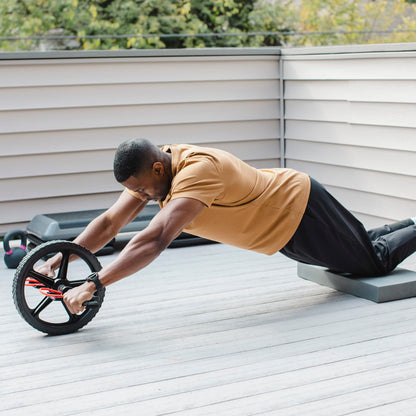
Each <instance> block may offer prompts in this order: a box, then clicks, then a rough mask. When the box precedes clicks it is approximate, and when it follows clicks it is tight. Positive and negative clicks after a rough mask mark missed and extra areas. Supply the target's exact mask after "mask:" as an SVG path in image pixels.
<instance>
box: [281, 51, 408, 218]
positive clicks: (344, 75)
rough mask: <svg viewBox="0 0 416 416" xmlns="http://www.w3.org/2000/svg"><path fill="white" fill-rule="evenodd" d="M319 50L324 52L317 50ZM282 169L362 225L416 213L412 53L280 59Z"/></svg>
mask: <svg viewBox="0 0 416 416" xmlns="http://www.w3.org/2000/svg"><path fill="white" fill-rule="evenodd" d="M320 50H321V51H323V49H322V48H321V49H320ZM284 79H285V142H286V155H285V156H286V164H287V166H289V167H293V168H296V169H299V170H303V171H306V172H308V173H309V174H310V175H311V176H314V177H316V178H317V179H318V180H320V181H321V182H322V183H324V184H325V185H327V186H328V188H329V189H330V190H331V191H333V192H334V194H335V196H337V197H338V198H339V199H340V200H341V201H342V202H343V203H344V204H345V205H346V206H347V207H348V208H350V209H351V210H353V211H354V212H355V213H356V214H357V215H358V216H359V217H360V218H361V219H362V220H363V221H364V222H365V224H368V225H370V226H371V225H374V221H373V220H378V219H383V220H397V219H401V218H403V217H408V216H414V215H415V212H416V190H415V189H416V119H415V117H414V115H415V114H416V94H415V93H416V54H415V52H414V51H406V52H400V51H397V52H386V53H383V52H380V51H379V52H373V53H365V52H364V53H355V54H354V53H342V52H340V51H336V50H334V52H333V53H331V52H329V51H328V53H325V54H314V51H313V49H311V54H308V53H307V50H302V51H301V53H300V54H299V55H290V54H288V55H287V56H284Z"/></svg>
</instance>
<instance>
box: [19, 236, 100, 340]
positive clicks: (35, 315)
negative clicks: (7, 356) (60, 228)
mask: <svg viewBox="0 0 416 416" xmlns="http://www.w3.org/2000/svg"><path fill="white" fill-rule="evenodd" d="M58 253H60V255H61V261H60V266H59V268H58V269H56V275H55V277H53V278H52V277H48V276H45V275H43V274H41V273H39V272H38V271H37V270H38V269H39V267H40V266H41V265H42V263H44V261H45V260H44V259H45V258H49V257H51V256H54V255H55V254H58ZM70 257H71V260H72V259H73V258H77V260H76V261H73V262H70ZM100 269H101V264H100V262H99V261H98V260H97V258H96V257H95V256H94V254H92V253H91V252H90V251H88V250H87V249H85V248H84V247H81V246H80V245H78V244H75V243H72V242H69V241H50V242H47V243H44V244H41V245H39V246H37V247H36V248H34V249H33V250H32V251H31V252H30V253H29V254H27V255H26V257H25V258H24V259H23V260H22V261H21V263H20V264H19V267H18V268H17V270H16V274H15V277H14V281H13V299H14V303H15V305H16V308H17V310H18V311H19V313H20V315H21V316H22V317H23V319H24V320H25V321H26V322H27V323H28V324H29V325H31V326H32V327H34V328H36V329H37V330H39V331H42V332H45V333H47V334H49V335H64V334H69V333H71V332H75V331H77V330H78V329H80V328H82V327H83V326H85V325H87V324H88V322H90V321H91V319H93V318H94V316H95V315H96V314H97V312H98V310H99V309H100V307H101V305H102V303H103V300H104V294H105V289H104V288H102V289H99V290H97V292H96V293H95V294H94V297H93V299H92V300H91V301H89V302H86V303H85V306H86V308H85V310H84V311H83V312H81V313H79V314H72V313H70V312H69V310H68V308H67V306H66V305H65V303H64V301H63V294H62V293H63V292H65V291H66V290H68V289H71V288H74V287H76V286H80V285H82V284H83V283H84V282H85V280H86V278H85V277H86V276H88V275H89V274H91V273H92V272H98V271H99V270H100ZM84 276H85V277H84ZM81 277H84V278H81Z"/></svg>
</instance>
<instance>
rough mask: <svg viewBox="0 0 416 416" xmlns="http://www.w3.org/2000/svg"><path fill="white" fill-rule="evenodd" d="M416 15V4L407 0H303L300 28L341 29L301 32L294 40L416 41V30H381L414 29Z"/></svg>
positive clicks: (318, 42)
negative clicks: (304, 33) (395, 31)
mask: <svg viewBox="0 0 416 416" xmlns="http://www.w3.org/2000/svg"><path fill="white" fill-rule="evenodd" d="M411 16H413V17H411ZM414 16H416V7H415V6H414V5H409V4H407V3H406V0H378V1H362V0H301V5H300V14H299V25H298V28H299V31H304V32H322V31H327V32H331V31H332V32H335V31H337V32H339V33H333V34H317V35H308V36H301V37H299V38H297V39H294V41H295V42H296V44H297V45H305V46H308V45H340V44H360V43H384V42H403V41H416V33H411V32H407V33H404V32H402V33H401V32H397V33H392V34H387V35H385V34H381V33H379V32H382V31H389V30H390V31H394V30H409V29H410V30H413V29H414V27H415V17H414ZM342 32H344V33H342ZM345 32H355V33H345ZM364 32H372V33H364ZM406 39H407V40H406Z"/></svg>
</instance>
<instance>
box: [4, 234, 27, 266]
mask: <svg viewBox="0 0 416 416" xmlns="http://www.w3.org/2000/svg"><path fill="white" fill-rule="evenodd" d="M17 239H20V246H19V247H10V241H11V240H17ZM26 242H27V237H26V233H25V232H24V231H22V230H14V231H9V232H8V233H7V234H6V235H5V236H4V240H3V247H4V262H5V263H6V266H7V267H8V268H9V269H16V268H17V266H18V265H19V263H20V262H21V261H22V259H23V257H24V256H26V253H27V250H26Z"/></svg>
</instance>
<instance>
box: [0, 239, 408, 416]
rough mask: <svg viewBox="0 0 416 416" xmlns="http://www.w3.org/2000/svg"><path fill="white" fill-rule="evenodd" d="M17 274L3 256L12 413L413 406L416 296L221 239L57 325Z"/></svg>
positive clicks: (3, 374) (4, 374) (0, 391)
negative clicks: (88, 315) (323, 273)
mask: <svg viewBox="0 0 416 416" xmlns="http://www.w3.org/2000/svg"><path fill="white" fill-rule="evenodd" d="M113 258H114V256H106V257H100V261H101V262H102V263H103V264H107V263H108V262H110V261H111V260H112V259H113ZM414 262H415V261H414V258H411V259H410V260H409V261H408V263H409V264H410V265H414ZM12 277H13V271H10V270H7V269H5V267H4V265H1V266H0V308H1V314H0V336H1V340H2V348H1V350H0V369H1V371H0V397H1V398H2V400H1V401H0V413H1V414H2V415H3V414H4V415H8V416H14V415H27V414H32V415H37V414H42V415H56V414H57V404H58V403H59V415H60V416H61V415H62V416H64V415H100V416H104V415H116V414H141V415H164V414H178V415H189V416H193V415H198V416H199V415H213V414H218V415H238V416H244V415H257V414H258V415H260V414H262V415H273V414H277V415H282V414H284V415H285V416H287V415H299V414H311V415H328V414H331V415H333V416H336V415H347V414H360V415H362V416H372V415H373V414H374V415H375V414H391V413H389V411H390V410H391V412H395V411H400V413H401V414H403V415H406V414H409V415H410V414H413V413H412V411H413V410H414V404H415V402H416V388H415V387H416V326H415V323H414V309H415V302H416V300H415V299H414V298H412V299H403V300H400V301H394V302H387V303H383V304H374V303H373V302H371V301H368V300H365V299H360V298H356V297H354V296H351V295H347V294H343V293H340V292H337V291H335V290H333V289H330V288H326V287H322V286H319V285H316V284H313V283H311V282H308V281H304V280H303V279H300V278H298V277H297V274H296V263H295V262H292V261H291V260H289V259H286V258H285V257H283V256H281V255H275V256H271V257H268V256H263V255H260V254H257V253H250V252H247V251H243V250H239V249H236V248H233V247H228V246H224V245H219V244H215V245H208V246H197V247H188V248H180V249H168V250H166V251H165V252H164V253H163V254H162V255H161V256H160V258H159V259H157V260H156V261H155V262H154V263H153V264H152V265H150V266H149V267H148V268H147V269H145V270H143V271H141V272H140V273H138V274H137V275H134V276H132V277H130V278H127V279H124V280H123V281H121V282H118V283H117V284H115V285H113V286H111V287H109V289H108V290H107V295H106V300H105V302H104V305H103V307H102V309H101V310H100V312H99V314H98V315H97V317H95V318H94V320H93V321H92V322H90V323H89V324H88V325H87V326H86V327H85V328H84V329H83V330H81V331H79V332H78V333H75V334H71V335H67V336H62V337H47V336H44V335H42V334H41V333H39V332H37V331H36V330H34V329H32V328H31V327H29V326H28V325H27V324H26V323H25V322H24V321H23V320H22V319H21V318H20V316H19V315H18V314H17V312H16V310H15V308H14V305H13V301H12V298H11V282H12ZM379 411H380V413H378V412H379Z"/></svg>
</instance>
